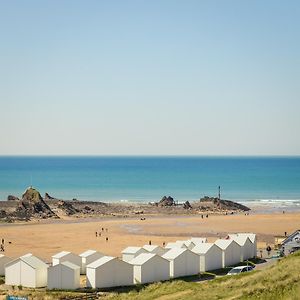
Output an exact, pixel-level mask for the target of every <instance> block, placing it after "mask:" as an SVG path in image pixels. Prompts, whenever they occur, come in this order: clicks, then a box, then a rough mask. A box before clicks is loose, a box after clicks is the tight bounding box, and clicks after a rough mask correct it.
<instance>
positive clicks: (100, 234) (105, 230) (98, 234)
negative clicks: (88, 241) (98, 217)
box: [95, 227, 108, 242]
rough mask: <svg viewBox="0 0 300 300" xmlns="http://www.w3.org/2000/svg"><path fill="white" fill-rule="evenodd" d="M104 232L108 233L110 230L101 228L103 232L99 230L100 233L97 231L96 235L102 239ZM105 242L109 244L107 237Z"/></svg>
mask: <svg viewBox="0 0 300 300" xmlns="http://www.w3.org/2000/svg"><path fill="white" fill-rule="evenodd" d="M104 232H106V233H107V232H108V228H103V227H102V228H101V230H99V232H98V231H96V232H95V235H96V237H100V236H102V233H104ZM105 240H106V242H108V237H106V238H105Z"/></svg>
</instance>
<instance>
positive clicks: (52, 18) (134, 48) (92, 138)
mask: <svg viewBox="0 0 300 300" xmlns="http://www.w3.org/2000/svg"><path fill="white" fill-rule="evenodd" d="M299 16H300V1H276V0H272V1H267V0H264V1H261V0H256V1H255V0H254V1H253V0H251V1H250V0H249V1H246V0H245V1H240V0H236V1H232V0H228V1H223V0H219V1H213V0H207V1H200V0H197V1H192V0H187V1H185V0H182V1H175V0H170V1H167V0H160V1H158V0H151V1H125V0H122V1H100V0H99V1H83V0H82V1H74V0H72V1H71V0H70V1H60V0H59V1H58V0H57V1H55V0H51V1H39V0H38V1H30V0H27V1H15V0H12V1H7V0H5V1H3V0H0V115H1V120H0V154H3V155H5V154H11V155H15V154H22V155H23V154H24V155H28V154H31V155H35V154H39V155H49V154H50V155H59V154H62V155H66V154H71V155H76V154H79V155H83V154H93V155H101V154H106V155H107V154H108V155H117V154H123V155H128V154H132V155H134V154H139V155H159V154H162V155H299V154H300V134H299V132H300V17H299Z"/></svg>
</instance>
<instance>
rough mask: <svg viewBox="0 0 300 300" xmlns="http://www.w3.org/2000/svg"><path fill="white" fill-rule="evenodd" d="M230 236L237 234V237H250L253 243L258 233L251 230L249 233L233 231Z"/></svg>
mask: <svg viewBox="0 0 300 300" xmlns="http://www.w3.org/2000/svg"><path fill="white" fill-rule="evenodd" d="M228 236H229V237H230V238H233V236H236V237H248V238H249V239H250V241H251V242H252V243H254V242H255V240H256V234H255V233H251V232H249V233H247V232H240V233H231V234H228Z"/></svg>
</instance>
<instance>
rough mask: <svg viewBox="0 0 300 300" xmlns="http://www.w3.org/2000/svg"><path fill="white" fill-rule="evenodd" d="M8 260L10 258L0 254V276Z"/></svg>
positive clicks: (2, 274)
mask: <svg viewBox="0 0 300 300" xmlns="http://www.w3.org/2000/svg"><path fill="white" fill-rule="evenodd" d="M10 261H12V259H11V258H9V257H7V256H5V255H3V254H0V276H4V275H5V265H6V264H8V263H9V262H10Z"/></svg>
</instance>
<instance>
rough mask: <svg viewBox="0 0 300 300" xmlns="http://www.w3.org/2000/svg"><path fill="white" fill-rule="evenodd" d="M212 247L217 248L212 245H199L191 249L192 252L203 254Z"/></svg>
mask: <svg viewBox="0 0 300 300" xmlns="http://www.w3.org/2000/svg"><path fill="white" fill-rule="evenodd" d="M213 246H215V247H218V246H217V245H215V244H213V243H199V244H197V245H196V246H195V247H194V248H193V249H192V251H193V252H195V253H197V254H205V253H207V252H208V250H209V249H210V248H211V247H213ZM219 248H220V247H219Z"/></svg>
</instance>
